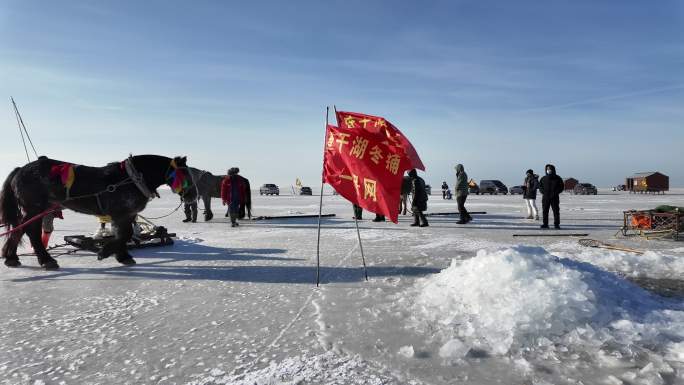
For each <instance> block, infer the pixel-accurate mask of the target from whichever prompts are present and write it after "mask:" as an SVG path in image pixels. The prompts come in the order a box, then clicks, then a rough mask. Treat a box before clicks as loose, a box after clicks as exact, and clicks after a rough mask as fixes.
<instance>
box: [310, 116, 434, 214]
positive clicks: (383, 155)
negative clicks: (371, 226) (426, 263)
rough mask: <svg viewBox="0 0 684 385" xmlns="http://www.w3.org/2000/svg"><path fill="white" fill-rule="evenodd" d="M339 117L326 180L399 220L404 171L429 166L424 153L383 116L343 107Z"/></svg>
mask: <svg viewBox="0 0 684 385" xmlns="http://www.w3.org/2000/svg"><path fill="white" fill-rule="evenodd" d="M337 119H338V124H340V127H336V126H333V125H328V128H327V130H326V131H327V132H326V146H325V153H324V157H323V180H324V182H326V183H328V184H330V185H331V186H332V187H333V188H334V189H335V190H336V191H337V192H339V193H340V195H342V196H343V197H345V198H346V199H348V200H349V201H350V202H352V203H354V204H356V205H359V206H361V207H363V208H364V209H366V210H368V211H371V212H374V213H378V214H382V215H385V216H387V217H389V218H390V220H391V221H392V222H394V223H397V221H398V217H399V201H400V196H401V183H402V180H403V175H404V172H405V171H406V170H410V169H413V168H420V169H424V167H423V163H422V162H421V160H420V157H418V154H417V153H416V151H415V149H414V148H413V146H412V145H411V143H410V142H409V141H408V139H406V137H404V135H403V134H402V133H401V132H400V131H399V130H398V129H397V128H396V127H394V126H393V125H392V124H391V123H389V122H387V121H386V120H385V119H383V118H381V117H376V116H371V115H363V114H358V113H351V112H337Z"/></svg>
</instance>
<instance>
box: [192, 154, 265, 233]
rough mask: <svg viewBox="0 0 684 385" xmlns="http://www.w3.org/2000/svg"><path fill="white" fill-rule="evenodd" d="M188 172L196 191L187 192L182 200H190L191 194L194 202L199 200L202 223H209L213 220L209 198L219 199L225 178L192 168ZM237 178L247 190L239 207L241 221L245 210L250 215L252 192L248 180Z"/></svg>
mask: <svg viewBox="0 0 684 385" xmlns="http://www.w3.org/2000/svg"><path fill="white" fill-rule="evenodd" d="M188 171H189V172H190V175H191V176H192V179H193V181H194V185H195V187H196V189H194V191H192V190H188V193H187V194H186V195H185V197H184V199H186V201H188V200H192V199H193V193H194V199H195V200H197V199H200V198H201V199H202V202H203V203H204V221H205V222H206V221H210V220H211V219H212V218H214V213H213V212H212V211H211V198H221V182H222V181H223V178H225V177H226V176H225V175H218V176H217V175H214V174H212V173H210V172H209V171H205V170H199V169H196V168H194V167H188ZM238 176H239V177H240V178H242V181H243V182H244V183H245V184H246V189H247V195H246V196H245V204H244V205H241V206H240V216H239V218H240V219H242V218H244V217H245V209H246V210H247V212H248V213H249V214H250V215H251V212H252V190H251V189H250V186H249V180H248V179H247V178H245V177H243V176H241V175H238Z"/></svg>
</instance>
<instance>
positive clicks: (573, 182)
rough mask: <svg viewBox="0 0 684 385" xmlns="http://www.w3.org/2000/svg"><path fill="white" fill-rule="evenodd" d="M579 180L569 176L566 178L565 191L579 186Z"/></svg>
mask: <svg viewBox="0 0 684 385" xmlns="http://www.w3.org/2000/svg"><path fill="white" fill-rule="evenodd" d="M577 183H579V181H578V180H577V179H575V178H568V179H566V180H565V191H572V190H573V189H574V188H575V186H577Z"/></svg>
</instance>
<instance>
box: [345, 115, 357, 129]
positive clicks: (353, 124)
mask: <svg viewBox="0 0 684 385" xmlns="http://www.w3.org/2000/svg"><path fill="white" fill-rule="evenodd" d="M344 124H346V125H347V128H355V127H356V120H354V117H352V116H350V115H347V116H346V117H345V118H344Z"/></svg>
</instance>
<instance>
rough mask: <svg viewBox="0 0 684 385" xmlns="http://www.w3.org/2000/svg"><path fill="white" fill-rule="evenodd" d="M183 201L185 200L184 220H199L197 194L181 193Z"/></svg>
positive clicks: (193, 221)
mask: <svg viewBox="0 0 684 385" xmlns="http://www.w3.org/2000/svg"><path fill="white" fill-rule="evenodd" d="M181 201H183V211H184V212H185V219H183V222H185V223H187V222H192V223H195V222H197V196H196V195H195V194H187V195H181Z"/></svg>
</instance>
